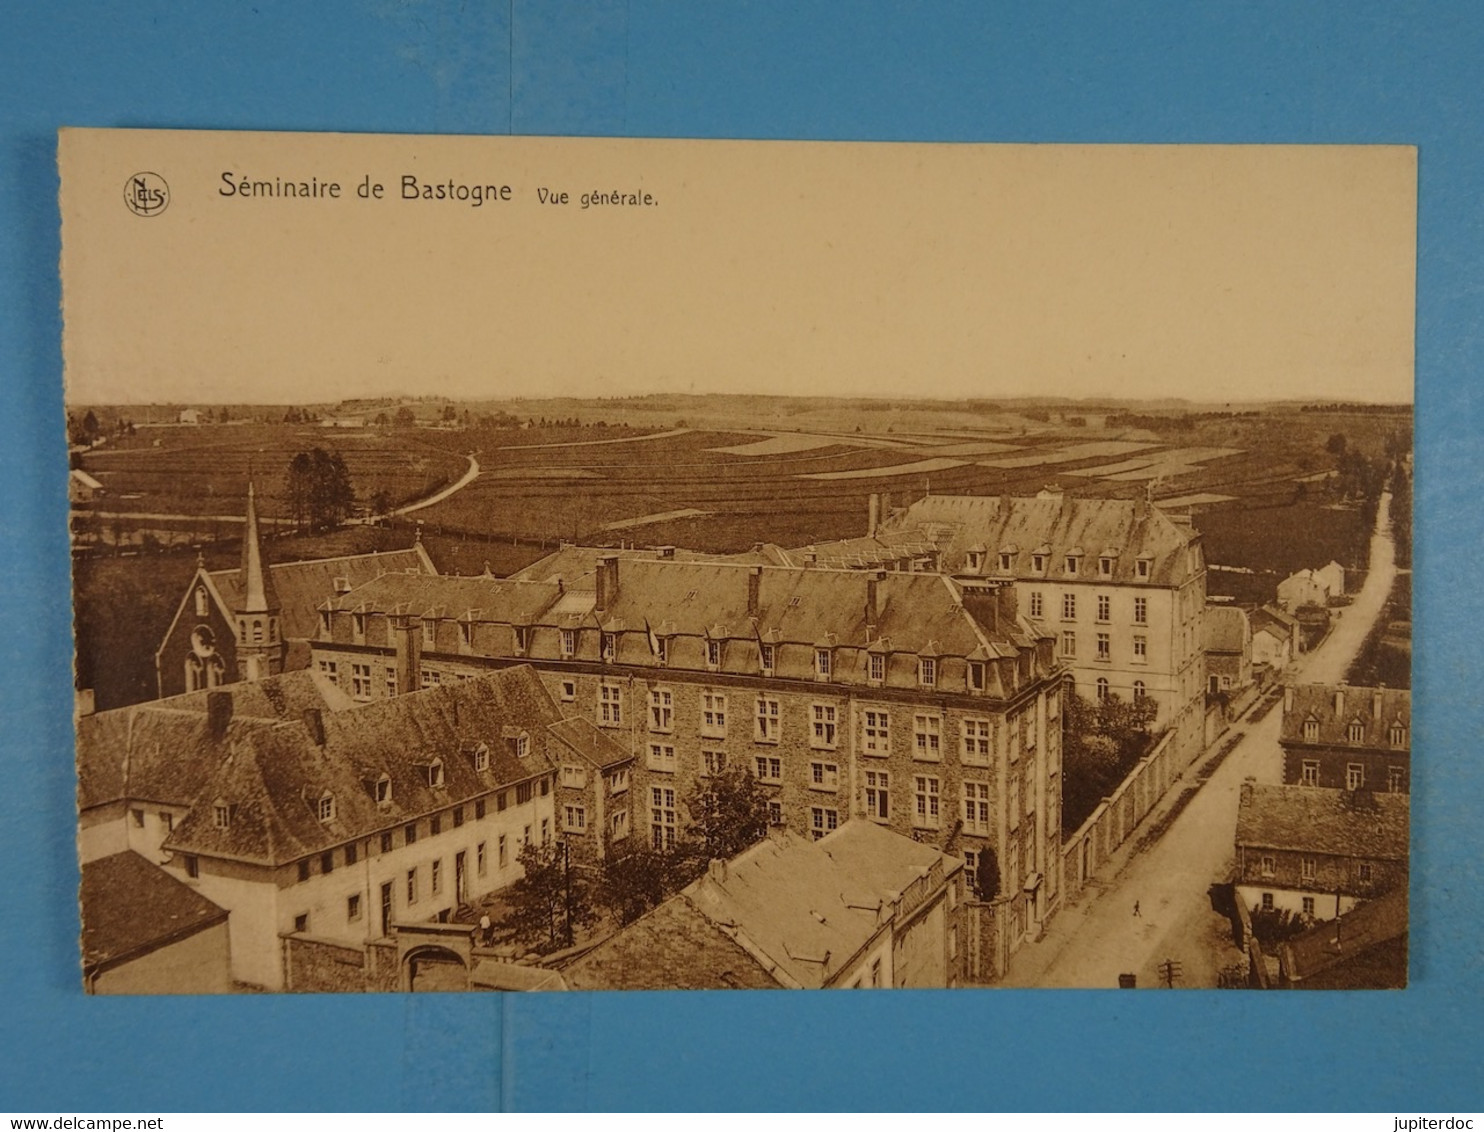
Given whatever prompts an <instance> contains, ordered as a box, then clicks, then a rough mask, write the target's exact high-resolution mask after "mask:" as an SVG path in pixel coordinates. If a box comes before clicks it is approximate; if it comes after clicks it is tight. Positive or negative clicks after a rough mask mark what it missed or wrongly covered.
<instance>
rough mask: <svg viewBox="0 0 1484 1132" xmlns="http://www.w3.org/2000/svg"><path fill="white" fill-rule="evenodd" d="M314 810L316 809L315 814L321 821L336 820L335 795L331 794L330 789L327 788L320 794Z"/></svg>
mask: <svg viewBox="0 0 1484 1132" xmlns="http://www.w3.org/2000/svg"><path fill="white" fill-rule="evenodd" d="M314 810H315V816H317V817H318V818H319V820H320V821H321V822H332V821H334V820H335V795H333V794H331V793H330V792H329V791H328V790H326V791H325V792H324V793H323V794H321V795H320V796H319V801H318V802H317V803H315V808H314Z"/></svg>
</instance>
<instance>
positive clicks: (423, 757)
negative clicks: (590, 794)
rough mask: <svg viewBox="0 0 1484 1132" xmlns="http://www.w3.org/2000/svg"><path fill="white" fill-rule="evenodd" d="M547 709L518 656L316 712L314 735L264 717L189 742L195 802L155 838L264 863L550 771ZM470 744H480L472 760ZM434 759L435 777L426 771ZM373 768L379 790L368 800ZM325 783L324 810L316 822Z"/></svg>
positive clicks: (552, 718)
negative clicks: (206, 740)
mask: <svg viewBox="0 0 1484 1132" xmlns="http://www.w3.org/2000/svg"><path fill="white" fill-rule="evenodd" d="M559 718H560V712H559V711H558V710H557V707H556V704H555V703H554V702H553V701H552V699H551V697H550V696H549V695H548V694H547V692H546V691H545V689H544V688H543V686H542V684H541V681H540V678H539V677H538V676H537V675H536V672H535V670H534V669H532V668H530V667H528V666H521V667H518V668H510V669H503V670H501V671H498V672H492V673H490V674H488V675H485V676H482V677H479V678H476V679H472V680H466V681H459V682H457V683H453V684H446V685H442V686H440V687H436V688H429V689H425V690H423V691H419V692H412V693H409V694H406V695H402V696H397V697H394V698H391V699H385V700H377V701H373V702H372V703H369V704H364V705H362V706H361V707H358V708H356V709H355V710H353V711H347V712H338V713H327V714H324V715H323V716H321V717H320V726H321V727H322V728H323V733H324V741H323V743H319V742H317V741H316V737H315V734H314V730H315V729H314V727H313V725H312V723H311V722H310V721H307V720H305V719H299V720H295V721H292V722H282V723H274V724H271V725H267V726H265V727H262V728H260V729H258V730H255V731H253V732H252V733H251V734H248V735H242V736H235V737H233V738H234V739H235V741H229V742H228V743H227V744H226V748H225V749H222V748H220V747H219V748H218V749H216V750H202V751H200V752H199V754H198V761H199V762H200V763H202V764H204V765H205V766H206V768H207V770H208V773H207V775H206V778H205V781H204V782H203V783H202V784H201V787H200V790H199V793H198V794H197V800H198V801H199V803H200V804H199V805H196V806H194V807H193V808H192V810H191V811H190V813H188V814H187V815H186V816H185V817H184V818H182V819H181V820H180V821H179V822H178V823H177V824H176V826H175V830H174V832H173V833H172V834H171V835H170V837H169V838H168V839H167V840H166V842H165V848H166V849H168V850H171V851H173V852H184V853H198V854H201V855H204V856H217V857H226V858H231V859H234V860H244V861H252V862H256V863H260V864H269V865H277V864H283V863H286V862H289V861H293V860H297V859H299V858H302V857H304V856H307V855H309V854H312V853H318V852H322V851H323V850H325V849H328V848H331V847H333V846H336V845H339V844H342V843H344V842H346V841H351V840H354V839H356V838H359V837H366V836H370V835H372V834H375V833H377V832H379V831H381V830H384V829H389V828H393V827H395V826H397V825H399V824H401V823H403V822H406V821H411V820H413V819H415V818H417V817H420V816H422V815H425V814H428V813H433V812H437V811H440V810H445V809H448V808H449V807H451V806H456V805H459V804H460V803H462V802H467V801H470V800H472V799H474V798H475V797H481V796H484V795H486V794H488V793H490V792H491V791H493V790H495V789H498V788H500V787H503V786H509V785H513V784H515V783H517V782H522V781H525V780H527V779H530V778H533V777H536V776H538V775H544V774H548V773H550V772H551V771H552V769H553V768H554V765H555V764H554V763H553V762H552V761H551V759H550V758H549V757H548V755H547V744H548V737H547V735H546V728H547V726H548V725H549V724H551V723H555V722H556V721H557V720H558V719H559ZM234 722H235V721H234ZM244 722H246V721H244ZM512 728H513V729H519V730H522V731H525V732H526V733H527V734H528V736H529V738H530V743H529V746H528V753H527V754H526V756H525V757H524V758H521V757H518V756H517V755H516V753H515V751H514V750H513V744H511V743H510V742H509V741H508V740H507V738H506V736H507V734H508V733H509V731H508V729H512ZM480 744H484V745H485V746H486V747H487V748H488V766H487V768H486V769H485V770H482V771H481V770H477V769H476V763H475V752H476V748H477V747H478V745H480ZM435 761H441V763H442V771H443V778H442V784H441V785H435V784H432V783H431V782H430V775H429V767H430V766H432V765H433V764H434V762H435ZM383 775H385V776H386V778H387V780H388V781H389V784H390V798H389V800H388V801H385V802H380V803H379V802H377V800H376V784H377V782H378V781H379V780H380V779H381V778H382V776H383ZM326 793H328V794H330V795H331V796H333V799H334V816H333V817H332V818H331V819H330V820H329V821H324V822H322V821H321V820H320V819H319V816H318V809H317V807H318V802H319V800H320V799H321V797H323V796H324V795H325V794H326ZM219 803H220V804H224V805H226V806H228V807H229V808H230V819H229V821H228V823H227V825H226V827H225V828H221V827H219V826H218V825H217V824H216V817H215V807H216V805H217V804H219Z"/></svg>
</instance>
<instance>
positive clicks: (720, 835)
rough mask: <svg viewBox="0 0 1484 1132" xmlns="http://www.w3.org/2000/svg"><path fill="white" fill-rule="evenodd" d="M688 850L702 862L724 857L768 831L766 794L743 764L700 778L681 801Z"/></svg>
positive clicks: (740, 849) (745, 846)
mask: <svg viewBox="0 0 1484 1132" xmlns="http://www.w3.org/2000/svg"><path fill="white" fill-rule="evenodd" d="M685 808H686V810H687V811H688V812H689V813H690V825H689V826H687V827H686V831H685V832H686V836H687V839H688V840H689V841H690V842H691V843H692V846H693V848H692V851H693V852H694V853H695V854H696V855H697V856H699V857H700V858H701V859H702V860H704V861H710V860H713V859H720V860H727V859H729V858H732V857H735V856H736V855H737V854H738V853H740V852H742V851H743V850H744V849H746V848H747V847H748V846H749V845H755V844H757V843H758V842H759V841H761V840H762V839H763V838H764V837H766V836H767V834H768V796H767V795H766V794H764V793H763V791H762V788H761V787H760V786H758V783H757V779H755V778H753V777H752V772H751V771H749V770H747V769H745V768H744V767H736V766H733V767H727V768H726V769H725V770H723V771H721V772H719V773H717V774H713V775H711V776H709V777H707V778H704V779H702V780H701V781H700V782H699V783H697V785H696V788H695V789H694V790H693V791H691V794H690V797H688V798H687V799H686V800H685Z"/></svg>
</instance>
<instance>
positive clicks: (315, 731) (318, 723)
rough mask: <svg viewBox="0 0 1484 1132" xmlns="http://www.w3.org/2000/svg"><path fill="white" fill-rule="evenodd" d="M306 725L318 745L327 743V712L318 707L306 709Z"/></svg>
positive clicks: (321, 745)
mask: <svg viewBox="0 0 1484 1132" xmlns="http://www.w3.org/2000/svg"><path fill="white" fill-rule="evenodd" d="M304 727H305V729H306V730H307V731H308V732H309V737H310V738H311V739H313V740H314V745H315V746H316V747H323V746H324V745H325V713H324V712H322V711H321V710H320V709H319V708H317V707H312V708H305V709H304Z"/></svg>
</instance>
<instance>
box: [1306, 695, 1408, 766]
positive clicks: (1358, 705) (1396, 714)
mask: <svg viewBox="0 0 1484 1132" xmlns="http://www.w3.org/2000/svg"><path fill="white" fill-rule="evenodd" d="M1378 692H1379V693H1380V697H1381V710H1380V712H1379V713H1377V712H1376V710H1375V709H1376V694H1377V693H1378ZM1337 693H1338V696H1337ZM1337 698H1338V699H1339V701H1340V702H1339V703H1338V704H1337V703H1336V700H1337ZM1310 721H1313V722H1316V723H1318V724H1319V733H1318V737H1317V738H1314V739H1306V738H1305V737H1304V724H1305V723H1307V722H1310ZM1352 723H1359V724H1361V727H1362V738H1361V740H1360V742H1358V743H1354V742H1351V740H1350V738H1349V732H1350V725H1351V724H1352ZM1395 723H1400V724H1401V725H1402V728H1403V732H1404V734H1403V739H1402V742H1403V746H1402V748H1400V749H1403V750H1408V749H1410V746H1411V736H1412V693H1411V692H1410V691H1408V690H1407V689H1405V688H1361V687H1351V686H1349V685H1345V684H1299V685H1297V686H1295V687H1294V689H1293V703H1292V706H1288V704H1287V703H1286V702H1285V706H1284V710H1283V723H1282V727H1281V730H1280V731H1279V735H1278V740H1279V742H1283V743H1318V744H1324V745H1329V746H1348V747H1356V748H1357V749H1358V748H1361V747H1375V748H1384V749H1386V750H1391V749H1392V746H1391V727H1392V725H1393V724H1395Z"/></svg>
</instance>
